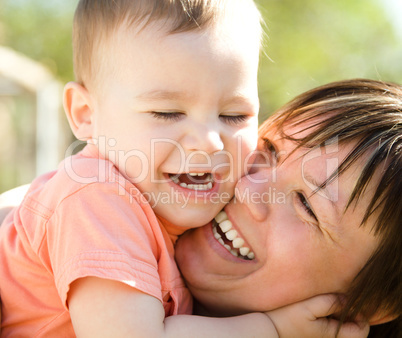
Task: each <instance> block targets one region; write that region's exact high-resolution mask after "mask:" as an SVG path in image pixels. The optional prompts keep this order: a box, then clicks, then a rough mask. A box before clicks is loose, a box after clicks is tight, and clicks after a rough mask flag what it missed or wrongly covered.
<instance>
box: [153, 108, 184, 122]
mask: <svg viewBox="0 0 402 338" xmlns="http://www.w3.org/2000/svg"><path fill="white" fill-rule="evenodd" d="M149 113H150V114H151V115H152V117H154V118H155V119H157V120H164V121H172V122H175V121H179V120H181V119H182V118H183V117H184V116H185V114H184V113H182V112H176V111H151V112H149Z"/></svg>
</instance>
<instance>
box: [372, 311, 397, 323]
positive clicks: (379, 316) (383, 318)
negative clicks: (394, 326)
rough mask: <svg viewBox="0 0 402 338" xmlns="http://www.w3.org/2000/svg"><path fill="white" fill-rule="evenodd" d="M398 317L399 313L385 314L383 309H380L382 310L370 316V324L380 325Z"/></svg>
mask: <svg viewBox="0 0 402 338" xmlns="http://www.w3.org/2000/svg"><path fill="white" fill-rule="evenodd" d="M396 318H398V316H397V315H390V314H385V313H383V312H382V311H380V312H377V313H375V314H374V316H373V317H371V318H370V320H369V324H370V326H371V325H380V324H384V323H388V322H390V321H392V320H394V319H396Z"/></svg>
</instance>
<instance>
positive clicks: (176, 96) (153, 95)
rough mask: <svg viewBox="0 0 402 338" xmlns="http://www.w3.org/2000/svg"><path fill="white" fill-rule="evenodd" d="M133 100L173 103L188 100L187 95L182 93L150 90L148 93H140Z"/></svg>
mask: <svg viewBox="0 0 402 338" xmlns="http://www.w3.org/2000/svg"><path fill="white" fill-rule="evenodd" d="M135 98H136V99H139V100H143V101H151V100H161V101H162V100H166V101H175V100H184V99H188V95H186V94H185V93H183V92H177V91H169V90H151V91H149V92H144V93H140V94H138V95H136V96H135Z"/></svg>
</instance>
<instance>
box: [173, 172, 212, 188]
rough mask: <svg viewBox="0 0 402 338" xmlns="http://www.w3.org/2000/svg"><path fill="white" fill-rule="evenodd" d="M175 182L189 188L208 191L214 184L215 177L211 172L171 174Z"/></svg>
mask: <svg viewBox="0 0 402 338" xmlns="http://www.w3.org/2000/svg"><path fill="white" fill-rule="evenodd" d="M169 178H170V179H171V180H172V182H173V183H175V184H177V185H179V186H180V187H182V188H185V189H189V190H200V191H208V190H211V189H212V188H213V186H214V179H213V177H212V174H210V173H187V174H169Z"/></svg>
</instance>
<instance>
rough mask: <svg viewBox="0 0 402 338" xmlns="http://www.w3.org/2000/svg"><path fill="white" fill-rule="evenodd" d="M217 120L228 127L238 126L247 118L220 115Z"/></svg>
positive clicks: (246, 116) (244, 116)
mask: <svg viewBox="0 0 402 338" xmlns="http://www.w3.org/2000/svg"><path fill="white" fill-rule="evenodd" d="M219 118H220V119H221V120H222V121H223V122H224V123H227V124H230V125H238V124H241V123H243V122H245V121H246V120H247V119H248V118H249V116H248V115H241V114H239V115H223V114H221V115H219Z"/></svg>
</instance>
